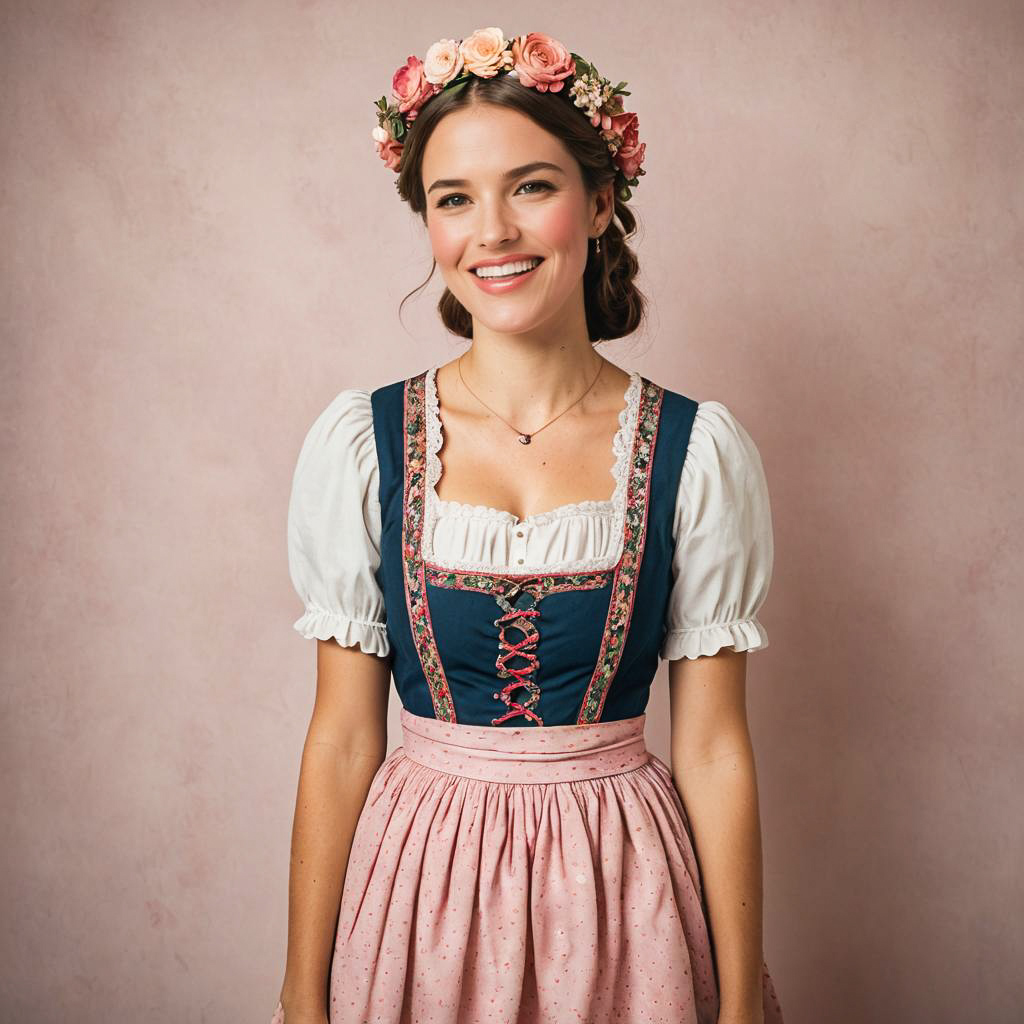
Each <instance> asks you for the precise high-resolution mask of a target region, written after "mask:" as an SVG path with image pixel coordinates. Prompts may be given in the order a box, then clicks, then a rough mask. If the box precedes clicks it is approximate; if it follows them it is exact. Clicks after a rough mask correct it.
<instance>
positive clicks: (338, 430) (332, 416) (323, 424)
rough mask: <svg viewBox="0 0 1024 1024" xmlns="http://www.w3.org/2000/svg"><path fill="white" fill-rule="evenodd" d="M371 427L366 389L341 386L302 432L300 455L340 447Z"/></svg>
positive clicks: (369, 406)
mask: <svg viewBox="0 0 1024 1024" xmlns="http://www.w3.org/2000/svg"><path fill="white" fill-rule="evenodd" d="M372 430H373V408H372V406H371V403H370V391H369V389H368V388H344V389H343V390H342V391H339V392H338V394H336V395H335V396H334V398H332V399H331V400H330V402H328V403H327V405H326V407H325V408H324V409H322V410H321V411H320V412H319V413H317V415H316V417H315V418H314V420H313V423H312V425H311V426H310V427H309V429H308V430H307V431H306V436H305V439H304V440H303V442H302V453H301V454H307V453H309V452H311V451H313V450H315V449H317V448H323V447H329V448H335V449H341V448H344V447H345V446H346V445H347V444H350V443H351V442H353V441H354V440H356V439H358V438H359V437H361V436H362V435H365V434H366V433H367V432H372ZM300 458H301V455H300Z"/></svg>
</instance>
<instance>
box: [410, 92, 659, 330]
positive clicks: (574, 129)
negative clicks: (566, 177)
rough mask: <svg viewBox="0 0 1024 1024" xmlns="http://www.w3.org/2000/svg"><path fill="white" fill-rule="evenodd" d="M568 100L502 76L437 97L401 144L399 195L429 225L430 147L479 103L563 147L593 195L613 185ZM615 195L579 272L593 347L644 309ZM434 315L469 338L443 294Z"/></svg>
mask: <svg viewBox="0 0 1024 1024" xmlns="http://www.w3.org/2000/svg"><path fill="white" fill-rule="evenodd" d="M567 93H568V90H567V89H563V90H561V91H560V92H557V93H552V92H545V93H541V92H538V91H537V90H536V89H530V88H526V87H525V86H523V85H522V84H520V83H519V82H518V81H516V80H515V79H509V78H508V76H506V75H497V76H495V77H494V78H476V77H474V78H473V79H471V80H470V81H469V83H468V84H467V85H466V86H465V87H464V88H462V89H456V90H452V91H451V92H449V91H447V90H442V91H441V92H440V93H438V94H437V95H436V96H434V97H433V98H432V99H431V100H430V101H429V102H427V103H425V104H424V105H423V106H422V107H421V108H420V111H419V113H418V115H417V116H416V119H415V120H414V121H413V122H412V123H411V124H410V126H409V131H408V134H407V135H406V136H405V139H404V140H403V141H404V148H403V150H402V161H401V165H400V166H401V169H400V171H399V173H398V178H397V180H396V181H395V187H396V188H397V189H398V194H399V195H400V196H401V198H402V199H403V200H404V201H405V202H407V203H408V204H409V207H410V208H411V209H412V211H413V212H414V213H417V214H419V215H420V217H421V218H422V219H423V222H424V224H426V220H427V198H426V195H425V193H424V190H423V177H422V165H423V153H424V151H425V149H426V144H427V140H428V139H429V138H430V136H431V134H432V133H433V130H434V129H435V128H436V127H437V125H438V123H439V122H440V121H441V119H442V118H443V117H444V116H445V115H446V114H450V113H451V112H452V111H453V110H460V109H462V108H464V107H469V106H471V105H475V104H478V103H490V104H493V105H494V106H499V107H510V108H512V109H513V110H518V111H519V112H520V113H523V114H525V115H526V116H527V117H529V118H532V119H533V120H534V121H535V122H536V123H537V124H538V125H540V127H541V128H544V129H545V130H547V131H549V132H551V134H552V135H554V136H555V137H556V138H558V139H559V140H560V141H561V142H563V143H564V144H565V145H566V147H567V148H568V149H569V151H570V152H571V153H572V154H573V156H574V157H575V158H576V161H577V163H578V164H579V167H580V171H581V173H582V175H583V185H584V188H585V189H586V190H587V192H588V194H590V195H593V194H594V193H595V192H597V191H598V190H600V189H602V188H604V187H606V186H607V185H608V184H610V183H611V182H612V181H614V179H615V173H616V168H615V166H614V165H613V164H612V161H611V156H610V153H609V151H608V147H607V145H606V143H605V141H604V139H602V138H601V136H600V134H599V133H598V131H597V129H595V128H594V126H593V125H591V124H590V122H589V121H588V119H587V117H586V115H585V114H584V113H583V111H581V110H580V109H579V108H578V107H576V106H574V105H573V102H572V100H571V98H569V97H568V95H567ZM614 196H615V200H614V202H615V208H614V211H615V212H614V214H613V216H612V219H611V220H610V221H609V223H608V227H607V228H606V229H605V232H604V234H603V235H602V236H601V251H600V252H595V246H594V240H593V239H592V240H591V243H590V246H589V252H588V254H587V265H586V268H585V269H584V271H583V297H584V308H585V312H586V319H587V333H588V336H589V337H590V340H591V342H598V341H609V340H611V339H613V338H622V337H624V336H625V335H627V334H631V333H632V332H633V331H635V330H636V329H637V327H639V326H640V323H641V321H642V320H643V317H644V310H645V306H646V297H645V296H644V294H643V292H641V291H640V289H639V288H637V286H636V284H635V283H634V278H635V277H636V275H637V271H638V270H639V266H640V265H639V263H638V261H637V258H636V255H635V254H634V252H633V250H632V249H630V247H629V245H628V244H627V243H626V239H627V238H631V237H632V236H633V235H634V234H635V233H636V218H635V217H634V215H633V211H632V210H631V209H630V208H629V206H627V205H626V203H625V202H624V201H623V200H622V198H621V197H620V196H619V195H618V193H617V192H615V193H614ZM616 221H618V224H616ZM436 269H437V261H436V260H435V261H434V264H433V266H432V267H431V268H430V274H429V275H428V277H427V280H426V281H424V282H423V284H421V285H420V286H419V287H418V288H414V289H413V291H411V292H410V293H409V295H406V296H405V298H404V299H402V305H405V301H406V299H408V298H409V296H410V295H414V294H415V293H416V292H417V291H419V290H420V288H423V287H425V286H426V285H427V283H428V282H429V281H430V279H431V277H433V276H434V271H435V270H436ZM437 308H438V312H439V313H440V314H441V319H442V321H443V322H444V325H445V327H447V328H448V330H449V331H451V332H452V333H453V334H457V335H460V336H461V337H463V338H472V337H473V318H472V316H471V315H470V313H469V311H468V310H467V309H466V308H465V306H463V305H462V303H461V302H459V300H458V299H457V298H455V296H454V295H453V294H452V292H451V291H450V290H449V289H448V288H445V290H444V294H443V295H442V296H441V300H440V302H438V306H437ZM399 313H401V305H400V306H399Z"/></svg>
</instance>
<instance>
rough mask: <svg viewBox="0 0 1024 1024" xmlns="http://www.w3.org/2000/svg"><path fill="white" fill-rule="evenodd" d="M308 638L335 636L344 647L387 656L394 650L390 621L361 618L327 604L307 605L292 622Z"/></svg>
mask: <svg viewBox="0 0 1024 1024" xmlns="http://www.w3.org/2000/svg"><path fill="white" fill-rule="evenodd" d="M292 628H294V629H296V630H298V632H300V633H301V634H302V635H303V636H304V637H305V638H306V639H307V640H312V639H314V638H316V639H317V640H330V639H332V638H333V639H335V640H337V641H338V643H339V644H340V645H341V646H342V647H355V646H356V645H357V644H358V645H359V648H360V649H361V650H362V651H364V652H365V653H367V654H377V655H379V656H381V657H385V656H387V654H388V652H389V650H390V644H389V642H388V634H387V625H386V624H385V623H383V622H359V621H357V620H356V619H350V618H348V617H347V616H345V615H341V614H339V613H338V612H330V611H327V609H326V608H307V609H306V612H305V613H304V614H303V615H301V616H300V617H299V618H298V619H296V620H295V622H294V623H292Z"/></svg>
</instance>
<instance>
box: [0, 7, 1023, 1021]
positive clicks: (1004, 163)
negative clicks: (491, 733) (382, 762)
mask: <svg viewBox="0 0 1024 1024" xmlns="http://www.w3.org/2000/svg"><path fill="white" fill-rule="evenodd" d="M897 6H898V9H894V5H891V4H887V3H882V2H881V0H876V2H874V3H866V4H855V5H851V4H839V3H835V2H832V0H818V2H811V0H800V2H794V3H789V4H784V5H783V4H777V3H769V4H765V3H759V2H753V0H750V2H746V3H727V4H726V3H714V2H704V3H689V4H685V5H683V6H682V7H680V6H679V5H678V4H669V3H649V4H644V5H634V6H632V7H631V8H629V13H628V17H622V16H621V5H612V4H605V5H600V4H599V5H598V6H597V7H596V8H595V6H594V5H593V4H578V3H568V4H561V5H559V6H557V7H552V6H551V5H550V4H528V5H526V7H525V8H523V7H522V6H521V5H520V6H519V7H517V8H516V18H515V20H514V21H512V20H509V21H506V22H504V23H501V19H502V18H504V17H505V16H506V15H505V13H503V10H507V9H501V8H481V7H480V6H479V5H477V4H469V3H464V4H445V5H442V6H441V7H440V8H439V7H438V5H436V4H435V5H428V6H421V7H419V8H410V9H409V10H404V9H403V10H402V11H401V12H399V11H398V9H397V8H394V7H390V8H389V7H385V8H381V9H380V10H379V11H378V10H376V9H374V8H372V7H367V6H365V5H364V6H357V5H355V4H337V3H335V4H329V3H311V2H306V3H273V2H263V3H259V4H238V3H228V2H225V0H219V2H208V0H207V2H203V3H199V2H196V0H185V2H175V3H173V4H167V3H155V2H152V0H134V2H130V3H129V2H127V0H121V2H110V0H107V2H103V0H99V2H91V3H83V2H66V3H41V4H14V3H7V4H4V5H3V6H2V9H0V75H2V92H0V95H2V97H3V99H2V102H0V116H2V119H3V120H2V140H0V141H2V164H3V166H2V169H3V183H2V191H0V204H2V224H0V246H2V253H3V268H2V269H3V272H2V275H0V288H2V293H0V295H2V303H3V320H2V324H3V332H4V336H3V356H4V361H3V374H2V414H3V432H2V442H3V448H4V456H5V459H4V466H5V469H6V479H5V481H4V486H3V488H2V491H0V494H2V502H3V513H4V523H5V526H6V529H5V534H4V539H5V541H6V543H5V545H4V553H5V558H4V580H5V583H6V586H5V595H6V600H5V609H4V614H3V617H2V623H3V631H4V639H5V647H4V651H5V653H4V658H3V672H4V675H5V687H4V701H3V736H2V742H0V758H2V761H0V767H2V769H3V771H4V779H5V785H4V787H3V804H2V807H0V811H2V814H3V820H4V823H5V828H4V842H3V844H2V857H3V868H4V880H5V882H6V885H5V886H4V893H5V895H4V900H3V906H2V908H0V909H2V914H0V918H2V920H3V922H4V924H3V930H2V933H0V934H2V946H0V960H2V963H3V969H2V978H3V983H2V984H3V988H2V992H0V1006H2V1008H3V1009H2V1011H0V1016H2V1017H3V1019H4V1020H10V1021H12V1022H15V1021H17V1022H19V1024H37V1022H51V1021H53V1022H57V1021H60V1022H63V1021H75V1022H76V1024H109V1022H128V1021H146V1022H147V1024H163V1022H171V1021H174V1022H179V1021H183V1020H184V1021H211V1022H218V1024H220V1022H225V1021H231V1022H235V1021H239V1022H240V1021H262V1020H269V1017H270V1013H271V1011H272V1010H273V1008H274V1005H275V1003H276V1001H277V994H278V987H279V984H280V981H281V973H282V970H283V965H284V951H285V923H286V899H287V870H288V848H289V833H290V826H291V813H292V808H293V801H294V797H295V783H296V775H297V771H298V764H299V755H300V750H301V745H302V740H303V736H304V729H305V725H306V722H307V716H308V714H309V712H310V709H311V705H312V698H313V691H314V649H313V648H314V645H313V644H312V643H311V642H307V641H303V640H302V639H301V638H300V637H299V636H298V634H296V633H294V632H293V631H292V630H291V623H292V621H293V620H294V619H295V618H296V617H297V616H298V614H299V612H300V610H301V609H300V606H299V603H298V599H297V597H296V596H295V595H294V593H293V592H292V590H291V585H290V582H289V579H288V575H287V562H286V550H285V514H286V502H287V496H288V489H289V486H290V483H291V473H292V469H293V467H294V460H295V457H296V455H297V453H298V446H299V444H300V442H301V440H302V437H303V435H304V434H305V431H306V430H307V429H308V427H309V425H310V423H311V422H312V419H313V417H314V416H315V415H316V414H317V413H318V412H319V411H320V410H321V409H322V408H323V407H324V406H325V405H326V404H327V402H328V401H329V400H330V399H331V398H332V397H333V396H334V395H335V394H336V393H337V392H338V391H339V390H341V389H342V388H343V387H349V386H364V387H376V386H379V385H381V384H384V383H388V382H390V381H392V380H396V379H399V378H401V377H406V376H410V375H412V374H413V373H415V372H418V371H419V370H421V369H423V368H425V367H426V366H428V365H430V364H432V363H434V362H438V361H444V360H447V359H448V358H451V357H452V356H453V355H455V354H457V353H458V352H459V351H462V347H463V346H462V343H457V342H455V341H454V340H452V339H450V338H449V337H448V336H446V335H445V333H444V331H443V329H442V328H441V327H440V324H439V321H438V319H437V317H436V315H435V313H434V304H435V302H436V298H437V296H438V294H439V290H440V280H439V279H438V280H435V281H434V282H433V284H432V285H431V287H430V288H429V289H428V290H427V294H426V295H420V296H418V297H417V298H415V299H413V300H412V301H410V302H409V303H408V304H407V305H406V308H405V312H404V317H403V322H400V321H399V320H398V318H397V306H398V303H399V301H400V299H401V298H402V296H403V295H405V293H406V292H408V291H410V290H411V289H412V288H413V287H415V286H416V285H417V284H419V283H420V281H422V280H423V278H424V277H425V276H426V273H427V271H428V270H429V266H430V260H429V255H428V249H427V244H426V239H425V235H424V233H423V230H422V228H421V227H420V226H419V224H418V223H417V222H416V221H415V220H414V219H413V218H412V217H411V216H410V214H409V213H408V211H407V210H406V209H405V208H404V207H403V206H402V205H401V204H400V202H399V201H398V199H397V197H396V193H395V190H394V185H393V175H392V174H391V172H388V171H386V170H385V169H384V167H383V165H382V164H380V162H379V161H378V159H377V157H376V156H375V155H374V152H373V147H372V142H371V139H370V131H371V128H372V127H373V126H374V124H375V123H376V121H375V117H374V107H373V104H374V101H375V100H376V99H378V98H379V97H380V96H381V95H383V94H384V93H385V92H386V91H388V90H389V88H390V78H391V73H392V71H393V69H394V68H395V67H397V66H398V65H399V64H400V63H402V62H403V61H404V60H405V58H406V57H407V56H408V54H410V53H416V54H418V55H421V56H422V55H423V53H424V52H425V50H426V47H427V46H428V45H429V44H430V43H432V42H433V41H435V40H436V39H438V38H441V37H452V36H455V37H461V36H464V35H467V34H468V33H469V32H471V31H472V30H474V29H476V28H478V27H481V26H484V25H488V24H492V23H494V22H495V21H498V22H499V23H500V24H501V27H502V28H504V29H505V30H506V32H507V33H508V34H518V33H522V32H528V31H544V32H548V33H549V34H551V35H554V36H555V37H557V38H560V39H562V40H564V41H565V42H566V43H567V45H569V46H570V48H571V49H572V50H574V51H576V52H578V53H582V54H584V55H586V56H587V57H588V58H589V59H591V60H593V61H594V62H595V63H596V64H597V66H598V67H599V68H600V69H601V70H602V72H603V73H605V74H607V75H608V76H609V77H611V78H612V80H613V81H619V80H621V79H626V80H627V81H628V82H629V88H630V90H631V93H632V96H631V97H630V104H629V106H630V109H635V110H637V111H638V112H639V116H640V126H641V132H642V137H644V138H645V139H646V141H647V145H648V150H647V160H646V163H645V167H646V169H647V172H648V173H647V175H646V177H645V178H644V179H643V185H642V187H641V188H639V189H638V191H637V193H636V197H635V203H634V205H635V207H636V209H637V210H638V212H639V215H640V218H641V223H642V225H643V229H642V232H641V235H640V236H639V237H638V238H637V239H636V240H635V244H636V246H637V249H638V252H639V256H640V260H641V265H642V268H643V277H642V281H641V284H642V287H643V288H644V290H645V292H646V293H647V294H648V295H649V296H650V297H651V309H650V313H651V316H650V322H649V325H648V327H647V329H646V330H645V331H644V332H643V333H642V334H641V335H638V336H636V337H634V338H632V339H630V340H628V341H626V342H621V343H616V344H613V345H606V346H604V349H603V350H604V351H605V352H606V353H607V354H608V355H609V356H610V357H611V358H613V359H614V360H616V361H618V362H619V363H620V364H622V365H624V366H627V367H637V368H639V369H641V370H642V371H643V372H644V373H646V374H647V375H649V376H651V377H653V378H654V379H655V380H657V381H659V382H660V383H663V384H665V385H666V386H668V387H671V388H673V389H675V390H679V391H682V392H684V393H685V394H688V395H690V396H691V397H694V398H697V399H699V400H707V399H717V400H720V401H723V402H725V403H726V404H727V405H728V406H729V407H730V408H731V409H732V410H733V411H734V412H735V413H736V414H737V415H738V416H739V418H740V419H741V420H742V422H743V423H744V424H745V425H746V426H747V428H748V429H749V430H750V432H751V434H752V435H753V437H754V438H755V440H756V442H757V443H758V445H759V447H760V450H761V453H762V457H763V459H764V463H765V468H766V471H767V474H768V479H769V485H770V488H771V496H772V504H773V512H774V518H775V531H776V567H775V575H774V579H773V584H772V590H771V594H770V596H769V599H768V603H767V604H766V606H765V608H764V610H763V614H762V620H763V621H764V623H765V625H766V628H767V629H768V631H769V634H770V636H771V644H772V645H771V648H770V649H769V650H767V651H765V652H763V653H761V652H758V653H755V654H752V655H751V656H750V659H749V679H750V709H751V722H752V727H753V730H754V740H755V744H756V747H757V753H758V763H759V773H760V783H761V800H762V815H763V823H764V842H765V886H766V904H765V914H766V924H765V953H766V957H767V960H768V963H769V964H770V965H771V968H772V972H773V975H774V977H775V981H776V985H777V988H778V992H779V996H780V998H781V1000H782V1004H783V1007H784V1008H785V1010H786V1012H787V1016H788V1022H789V1024H799V1022H823V1021H827V1022H829V1024H860V1022H864V1021H872V1022H876V1021H878V1022H899V1024H914V1022H922V1024H924V1022H927V1024H945V1022H949V1024H953V1022H957V1024H960V1022H963V1021H965V1020H971V1021H984V1022H986V1024H997V1022H1010V1021H1017V1020H1020V1014H1021V1013H1022V1012H1024V1010H1022V1007H1024V982H1022V980H1021V977H1022V976H1021V974H1020V972H1019V970H1017V969H1015V968H1014V967H1013V965H1014V964H1017V965H1018V966H1019V964H1020V963H1022V962H1024V930H1022V924H1021V908H1022V907H1024V881H1022V870H1021V863H1022V861H1024V821H1022V814H1021V810H1020V787H1021V775H1022V767H1024V766H1022V742H1021V735H1022V732H1021V730H1022V725H1024V715H1022V710H1024V687H1022V685H1021V683H1022V679H1021V669H1020V658H1021V645H1020V636H1021V629H1020V622H1021V617H1022V601H1021V596H1022V595H1021V590H1022V588H1021V583H1020V580H1021V573H1022V564H1021V563H1022V559H1021V534H1022V527H1024V523H1022V521H1021V512H1020V509H1021V505H1020V493H1021V484H1022V472H1021V470H1022V464H1021V463H1022V459H1021V438H1022V437H1024V429H1022V427H1024V424H1022V422H1021V421H1022V414H1021V394H1022V360H1021V354H1022V328H1021V324H1022V323H1024V294H1022V270H1024V231H1022V222H1021V221H1022V211H1024V189H1022V187H1021V182H1022V180H1024V175H1022V156H1024V137H1022V136H1024V132H1022V121H1021V110H1022V109H1024V73H1022V67H1024V8H1022V7H1021V6H1020V5H1019V4H1010V3H1001V2H996V0H983V2H971V3H968V2H965V0H961V2H924V0H918V2H916V3H906V4H902V5H897ZM442 10H443V11H444V15H443V17H442V16H441V14H440V13H439V11H442ZM587 26H589V27H587ZM610 30H611V31H610ZM666 687H667V673H666V671H665V669H664V666H663V668H662V674H661V675H660V676H659V679H658V684H657V692H656V694H655V695H654V697H653V699H652V705H651V707H650V711H651V712H652V713H651V716H650V719H651V724H650V728H649V730H648V741H649V743H650V745H651V746H652V748H653V749H655V751H656V752H658V753H659V754H661V755H667V742H668V735H667V732H666V728H667V726H665V719H666V716H665V715H664V714H661V713H660V712H663V711H664V710H665V709H666V708H667V691H666ZM391 712H392V722H393V724H394V726H395V727H396V728H395V730H394V731H393V733H392V743H393V744H397V742H398V741H399V739H400V733H399V732H398V729H397V724H398V704H397V699H396V698H395V697H394V696H393V697H392V706H391Z"/></svg>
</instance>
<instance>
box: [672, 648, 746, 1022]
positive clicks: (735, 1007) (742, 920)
mask: <svg viewBox="0 0 1024 1024" xmlns="http://www.w3.org/2000/svg"><path fill="white" fill-rule="evenodd" d="M746 669H747V654H746V652H745V651H744V652H736V651H734V650H732V649H731V648H723V649H722V650H720V651H719V652H718V653H717V654H715V655H712V656H710V657H701V658H681V659H679V660H676V661H670V662H669V686H670V694H671V696H670V700H671V714H672V777H673V779H674V781H675V784H676V788H677V790H678V791H679V794H680V797H681V798H682V801H683V805H684V807H685V808H686V814H687V817H688V818H689V819H690V825H691V828H692V830H693V833H694V844H695V847H696V853H697V859H698V862H699V865H700V872H701V879H702V883H703V888H704V894H705V897H706V900H707V904H708V915H709V918H710V925H711V933H712V942H713V945H714V950H715V960H716V966H717V969H718V980H719V994H720V996H721V1003H720V1008H719V1017H718V1020H719V1024H726V1022H729V1024H760V1022H761V1021H763V1019H764V1018H763V1012H764V1006H763V998H764V997H763V991H762V985H763V980H762V965H763V933H762V907H763V879H762V851H761V822H760V811H759V806H758V794H757V778H756V773H755V767H754V754H753V748H752V745H751V740H750V733H749V730H748V726H747V713H746Z"/></svg>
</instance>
